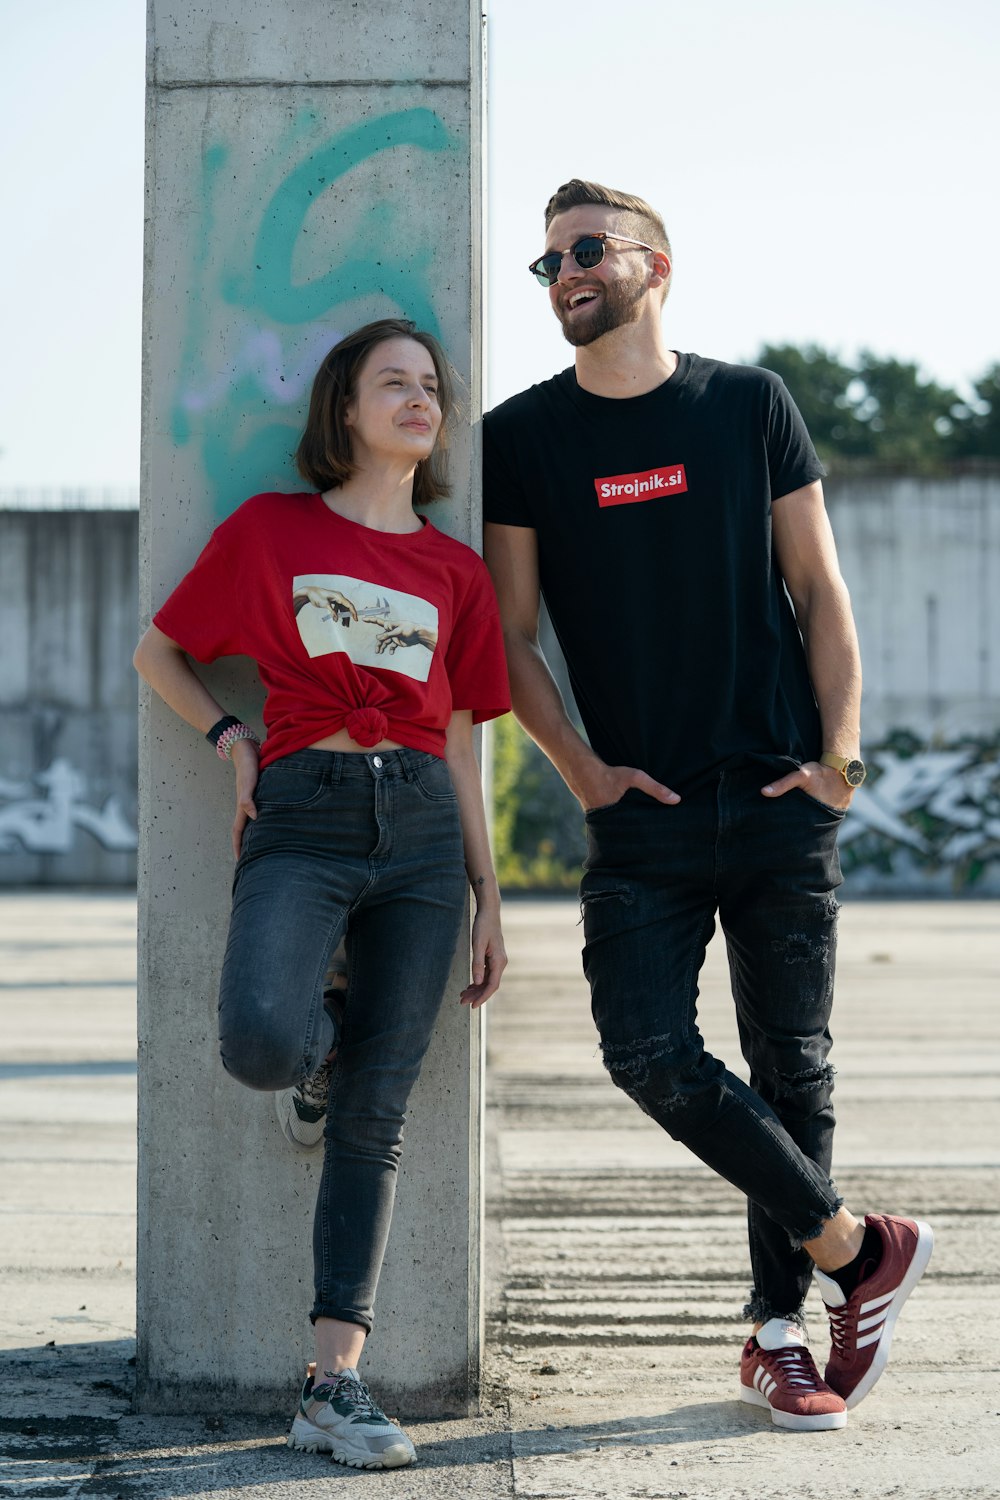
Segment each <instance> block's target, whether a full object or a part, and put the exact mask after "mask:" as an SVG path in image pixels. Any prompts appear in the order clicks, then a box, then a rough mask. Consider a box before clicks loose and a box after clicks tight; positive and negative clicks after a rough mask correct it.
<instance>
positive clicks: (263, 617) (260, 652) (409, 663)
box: [153, 494, 510, 767]
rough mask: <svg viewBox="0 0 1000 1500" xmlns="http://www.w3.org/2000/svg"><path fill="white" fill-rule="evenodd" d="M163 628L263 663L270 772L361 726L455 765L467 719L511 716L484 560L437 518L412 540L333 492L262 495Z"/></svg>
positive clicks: (168, 608) (204, 650) (183, 641)
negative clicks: (346, 509)
mask: <svg viewBox="0 0 1000 1500" xmlns="http://www.w3.org/2000/svg"><path fill="white" fill-rule="evenodd" d="M153 623H154V624H155V625H156V626H157V628H158V629H160V630H162V631H163V633H164V635H168V636H169V637H170V638H171V640H173V641H176V642H177V644H178V645H179V646H181V647H182V648H183V649H184V650H185V651H186V652H187V653H188V654H189V655H190V656H193V657H195V659H196V660H197V661H201V662H211V661H214V660H215V659H216V657H219V656H249V657H251V658H252V659H253V660H254V661H255V662H256V663H257V667H258V670H259V673H260V679H261V682H262V683H263V685H264V689H265V692H266V694H267V698H266V702H265V704H264V722H265V724H266V726H267V738H266V741H265V744H264V747H263V750H262V752H261V766H262V767H263V766H265V765H267V764H269V763H270V762H271V761H273V760H277V758H278V757H279V756H282V755H289V754H291V753H292V752H293V751H295V750H301V749H303V748H304V747H305V746H307V745H312V744H315V742H316V741H317V740H321V739H324V738H325V737H326V736H327V735H331V734H334V733H336V731H337V730H338V729H343V728H346V729H347V730H348V732H349V733H350V734H351V736H352V738H354V739H356V740H357V741H358V743H359V744H362V745H364V744H369V745H374V744H377V743H378V741H379V740H380V739H392V740H396V741H398V743H399V744H401V745H408V746H410V747H411V748H412V749H414V750H428V751H430V752H431V753H432V754H434V755H443V754H444V746H445V731H446V729H447V727H448V722H449V720H450V718H451V715H452V712H453V711H454V710H455V709H471V710H472V715H473V719H474V722H476V723H477V724H478V723H481V722H482V721H483V720H485V719H492V718H496V717H497V716H498V715H499V714H504V713H506V712H507V711H508V709H509V708H510V689H509V687H508V683H507V670H506V664H505V661H504V651H503V638H502V634H501V630H500V620H499V615H498V611H497V602H496V596H495V595H494V592H493V586H492V584H491V582H490V577H489V574H488V573H487V571H486V568H485V565H484V564H483V561H482V559H481V558H480V557H478V556H477V554H476V553H475V552H473V551H472V549H471V547H466V546H465V545H464V544H463V543H462V542H457V541H455V540H454V538H453V537H449V536H446V535H445V534H444V533H443V532H441V531H438V530H437V528H436V527H434V526H432V525H431V523H430V522H429V521H425V522H424V525H423V527H422V528H421V530H420V531H414V532H407V533H405V534H403V535H400V534H398V533H396V532H384V531H374V530H372V529H370V528H369V527H367V526H360V525H358V524H357V523H356V522H354V521H348V520H345V518H344V517H343V516H338V515H337V514H336V513H335V512H334V511H332V510H330V508H329V506H327V505H326V504H325V503H324V500H323V497H322V495H317V494H297V495H281V494H266V495H254V496H253V498H252V499H250V500H247V501H246V502H245V503H244V504H243V505H241V506H240V507H239V509H238V510H237V511H235V512H234V513H233V515H231V516H230V517H229V518H228V519H227V520H225V521H223V522H222V524H221V526H219V527H218V528H217V529H216V530H215V531H214V532H213V533H212V536H211V539H210V540H209V543H208V546H207V547H206V548H205V550H204V552H202V554H201V556H200V557H199V559H198V561H197V562H196V563H195V565H194V567H193V568H192V569H191V571H190V573H188V574H187V576H186V577H185V578H183V579H182V580H181V582H180V583H179V584H178V585H177V587H176V589H174V591H173V593H172V594H171V595H170V597H169V599H168V600H167V601H166V603H165V604H164V605H163V607H162V608H161V609H160V610H158V611H157V613H156V614H155V615H154V617H153Z"/></svg>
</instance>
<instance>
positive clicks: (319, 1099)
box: [274, 944, 347, 1151]
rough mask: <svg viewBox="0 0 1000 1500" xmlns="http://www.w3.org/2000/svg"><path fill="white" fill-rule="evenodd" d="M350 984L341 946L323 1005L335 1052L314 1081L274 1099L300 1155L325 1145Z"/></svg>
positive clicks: (326, 980) (285, 1133) (283, 1127)
mask: <svg viewBox="0 0 1000 1500" xmlns="http://www.w3.org/2000/svg"><path fill="white" fill-rule="evenodd" d="M346 981H347V959H346V957H345V956H344V948H343V944H341V946H340V947H339V948H338V949H337V951H336V953H335V954H334V955H333V957H332V958H331V960H330V966H329V968H328V969H327V971H326V975H325V976H324V979H323V1004H324V1005H325V1006H326V1009H327V1013H328V1014H329V1016H330V1019H331V1021H332V1022H333V1027H334V1043H333V1048H332V1050H331V1052H330V1054H329V1056H328V1057H327V1058H326V1060H325V1062H323V1063H321V1064H320V1066H319V1068H317V1070H316V1072H315V1073H314V1074H313V1076H312V1077H311V1078H307V1079H306V1080H305V1082H304V1083H300V1084H297V1085H296V1087H295V1088H291V1089H282V1090H281V1091H280V1093H277V1094H275V1096H274V1108H275V1113H276V1114H277V1116H278V1124H279V1125H280V1126H281V1133H282V1135H283V1136H284V1137H285V1140H286V1141H287V1142H288V1144H289V1145H290V1146H294V1147H295V1149H296V1150H297V1151H315V1150H316V1149H317V1147H318V1146H321V1145H322V1144H323V1131H324V1130H325V1129H326V1111H327V1103H328V1100H329V1096H330V1078H331V1076H332V1073H333V1064H334V1062H335V1060H336V1056H337V1044H338V1042H339V1040H340V1028H341V1025H342V1024H343V1020H344V1006H345V1003H346V1002H345V994H344V989H345V985H346Z"/></svg>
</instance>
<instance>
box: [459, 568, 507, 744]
mask: <svg viewBox="0 0 1000 1500" xmlns="http://www.w3.org/2000/svg"><path fill="white" fill-rule="evenodd" d="M474 562H475V567H474V569H473V573H472V578H471V581H470V584H469V587H468V589H467V590H466V593H465V597H464V599H463V600H462V603H461V606H460V608H459V609H458V611H457V613H456V616H455V623H454V625H453V626H452V630H451V638H450V640H449V642H448V646H447V649H446V651H445V658H444V665H445V671H446V672H447V674H448V682H449V684H450V686H451V703H452V707H453V708H471V709H472V722H473V723H474V724H482V723H484V722H485V721H486V720H487V719H497V718H499V717H500V715H501V714H505V713H508V712H509V711H510V684H509V683H508V681H507V661H506V657H505V655H504V649H503V632H502V630H501V628H500V613H499V610H498V609H497V600H496V595H495V594H494V592H493V584H492V582H491V581H490V576H489V574H488V573H487V571H486V567H485V564H484V563H483V562H482V561H481V559H480V558H478V557H475V556H474Z"/></svg>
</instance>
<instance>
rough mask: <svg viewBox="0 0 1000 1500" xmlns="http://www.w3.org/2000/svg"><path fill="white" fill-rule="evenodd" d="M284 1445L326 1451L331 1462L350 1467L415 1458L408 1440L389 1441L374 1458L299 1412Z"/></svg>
mask: <svg viewBox="0 0 1000 1500" xmlns="http://www.w3.org/2000/svg"><path fill="white" fill-rule="evenodd" d="M286 1446H287V1447H289V1448H295V1449H297V1450H298V1451H299V1452H300V1453H329V1455H330V1457H331V1458H332V1459H333V1461H334V1463H335V1464H346V1465H347V1467H348V1468H351V1469H403V1468H405V1467H406V1465H407V1464H415V1463H416V1461H417V1454H416V1450H415V1449H414V1448H413V1446H412V1444H410V1443H393V1444H392V1446H391V1447H389V1448H386V1449H385V1450H384V1451H383V1452H382V1453H381V1454H380V1455H379V1456H378V1458H373V1457H372V1455H371V1454H370V1453H369V1452H368V1450H367V1448H358V1447H355V1445H354V1444H353V1443H348V1442H345V1441H344V1439H343V1438H341V1437H336V1436H335V1435H334V1434H333V1433H332V1432H324V1431H323V1429H322V1427H317V1426H316V1425H315V1423H313V1422H310V1421H308V1420H307V1419H306V1418H304V1417H302V1416H301V1415H299V1416H297V1417H296V1418H295V1421H294V1422H293V1423H292V1430H291V1432H290V1433H289V1434H288V1438H287V1440H286Z"/></svg>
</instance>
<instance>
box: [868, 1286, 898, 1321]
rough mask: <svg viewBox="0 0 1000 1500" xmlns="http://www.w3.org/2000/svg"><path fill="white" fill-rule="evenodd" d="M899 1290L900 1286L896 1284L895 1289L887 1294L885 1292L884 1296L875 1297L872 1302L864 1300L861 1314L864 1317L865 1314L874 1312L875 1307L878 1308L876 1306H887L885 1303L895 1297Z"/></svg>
mask: <svg viewBox="0 0 1000 1500" xmlns="http://www.w3.org/2000/svg"><path fill="white" fill-rule="evenodd" d="M898 1291H899V1287H898V1286H894V1287H893V1289H892V1291H891V1292H886V1294H885V1296H884V1297H873V1298H872V1300H871V1301H870V1302H862V1304H861V1315H862V1317H863V1316H864V1314H865V1313H868V1312H872V1311H873V1309H874V1308H876V1307H885V1304H886V1303H887V1302H891V1301H892V1299H893V1297H895V1295H896V1293H897V1292H898Z"/></svg>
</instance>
